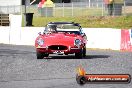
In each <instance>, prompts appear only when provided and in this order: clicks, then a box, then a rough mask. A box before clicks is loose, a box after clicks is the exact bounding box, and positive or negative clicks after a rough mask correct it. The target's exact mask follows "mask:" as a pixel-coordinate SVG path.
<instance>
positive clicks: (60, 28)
mask: <svg viewBox="0 0 132 88" xmlns="http://www.w3.org/2000/svg"><path fill="white" fill-rule="evenodd" d="M79 29H80V26H77V25H73V24H49V25H47V27H46V29H45V31H46V32H52V33H53V32H70V33H75V34H80V32H79Z"/></svg>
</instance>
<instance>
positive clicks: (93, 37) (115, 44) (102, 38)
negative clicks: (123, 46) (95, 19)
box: [83, 28, 121, 50]
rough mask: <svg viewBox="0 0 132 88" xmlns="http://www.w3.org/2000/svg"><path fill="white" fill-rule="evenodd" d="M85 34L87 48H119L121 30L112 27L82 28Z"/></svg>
mask: <svg viewBox="0 0 132 88" xmlns="http://www.w3.org/2000/svg"><path fill="white" fill-rule="evenodd" d="M83 30H84V32H85V33H86V35H87V39H88V43H87V48H100V49H112V50H120V42H121V30H120V29H112V28H83Z"/></svg>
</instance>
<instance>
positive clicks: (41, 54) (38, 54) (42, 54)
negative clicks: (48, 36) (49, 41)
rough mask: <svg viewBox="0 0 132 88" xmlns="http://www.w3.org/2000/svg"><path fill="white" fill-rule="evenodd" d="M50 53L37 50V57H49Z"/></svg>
mask: <svg viewBox="0 0 132 88" xmlns="http://www.w3.org/2000/svg"><path fill="white" fill-rule="evenodd" d="M48 56H49V54H45V53H41V52H37V59H43V58H44V57H48Z"/></svg>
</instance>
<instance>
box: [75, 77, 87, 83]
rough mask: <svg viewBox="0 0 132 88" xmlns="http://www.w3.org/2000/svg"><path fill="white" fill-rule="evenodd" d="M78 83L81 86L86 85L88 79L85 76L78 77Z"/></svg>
mask: <svg viewBox="0 0 132 88" xmlns="http://www.w3.org/2000/svg"><path fill="white" fill-rule="evenodd" d="M76 81H77V83H78V84H80V85H84V84H85V83H86V81H87V80H86V78H85V77H84V76H76Z"/></svg>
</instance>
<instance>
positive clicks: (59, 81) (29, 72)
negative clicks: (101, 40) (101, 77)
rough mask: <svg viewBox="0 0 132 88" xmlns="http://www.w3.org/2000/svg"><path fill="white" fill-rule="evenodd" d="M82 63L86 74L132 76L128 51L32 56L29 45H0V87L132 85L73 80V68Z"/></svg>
mask: <svg viewBox="0 0 132 88" xmlns="http://www.w3.org/2000/svg"><path fill="white" fill-rule="evenodd" d="M80 65H82V66H83V67H84V68H85V70H86V72H87V73H89V74H103V73H104V74H109V73H112V74H130V75H132V53H131V52H119V51H112V50H87V56H86V57H85V58H83V59H76V58H75V57H74V55H69V56H66V55H64V56H59V55H57V56H56V55H50V56H49V57H48V58H46V59H39V60H37V59H36V51H35V48H34V47H33V46H20V45H5V44H0V88H80V87H83V88H132V83H130V84H86V85H84V86H80V85H78V84H77V83H76V80H75V77H76V69H77V67H78V66H80Z"/></svg>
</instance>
